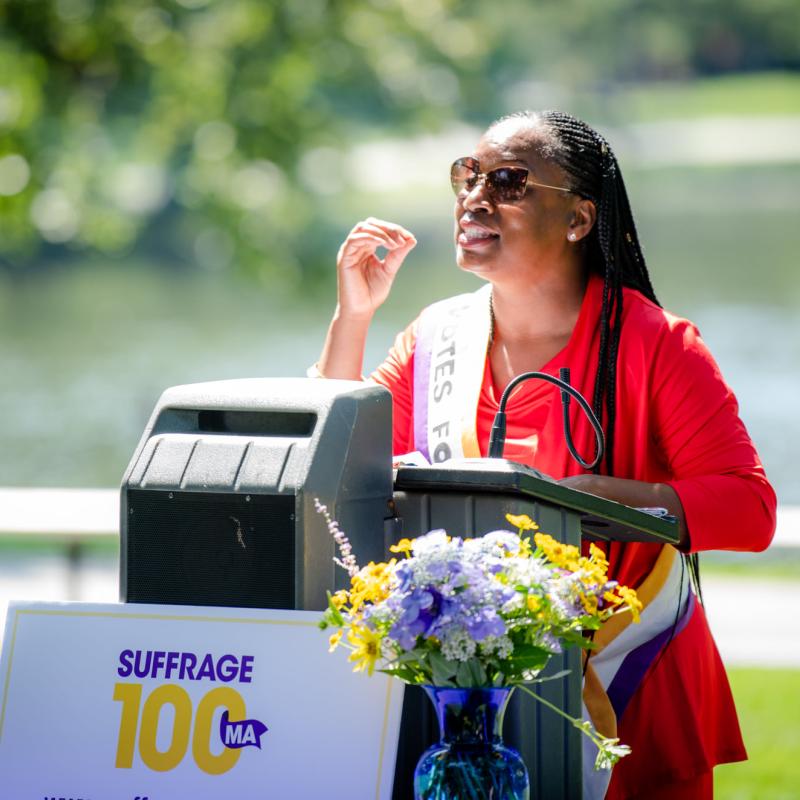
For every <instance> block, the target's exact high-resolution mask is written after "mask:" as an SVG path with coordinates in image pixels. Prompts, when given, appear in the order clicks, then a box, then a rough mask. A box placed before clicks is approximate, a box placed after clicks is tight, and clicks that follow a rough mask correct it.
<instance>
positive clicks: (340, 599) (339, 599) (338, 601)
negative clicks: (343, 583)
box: [331, 589, 348, 611]
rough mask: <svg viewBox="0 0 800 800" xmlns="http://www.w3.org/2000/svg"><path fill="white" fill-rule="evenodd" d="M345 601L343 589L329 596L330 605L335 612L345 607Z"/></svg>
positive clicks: (346, 598)
mask: <svg viewBox="0 0 800 800" xmlns="http://www.w3.org/2000/svg"><path fill="white" fill-rule="evenodd" d="M347 600H348V596H347V592H346V591H345V590H344V589H339V591H338V592H334V594H332V595H331V603H332V604H333V607H334V608H335V609H336V610H337V611H341V610H342V608H343V607H344V606H346V605H347Z"/></svg>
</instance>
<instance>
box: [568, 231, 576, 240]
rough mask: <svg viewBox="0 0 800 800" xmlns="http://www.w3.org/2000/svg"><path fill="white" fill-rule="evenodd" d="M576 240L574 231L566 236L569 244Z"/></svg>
mask: <svg viewBox="0 0 800 800" xmlns="http://www.w3.org/2000/svg"><path fill="white" fill-rule="evenodd" d="M577 238H578V234H577V233H575V231H570V232H569V233H568V234H567V239H569V240H570V241H571V242H574V241H575V240H576V239H577Z"/></svg>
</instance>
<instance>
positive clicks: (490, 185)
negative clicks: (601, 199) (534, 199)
mask: <svg viewBox="0 0 800 800" xmlns="http://www.w3.org/2000/svg"><path fill="white" fill-rule="evenodd" d="M481 179H483V181H484V184H485V186H486V191H487V192H488V194H489V197H490V198H491V200H492V202H494V203H518V202H519V201H520V200H522V198H523V197H525V190H526V189H527V188H528V186H539V187H540V188H542V189H555V190H556V191H559V192H567V193H569V194H572V189H566V188H565V187H563V186H550V185H549V184H547V183H538V182H537V181H534V180H531V178H530V171H529V170H528V169H527V168H526V167H498V168H497V169H490V170H489V171H488V172H481V168H480V164H479V163H478V160H477V159H476V158H470V157H469V156H468V157H466V158H457V159H456V160H455V161H454V162H453V166H451V167H450V184H451V185H452V187H453V191H454V192H455V194H456V196H457V197H458V196H460V195H461V193H462V192H464V191H466V192H471V191H472V190H473V189H474V188H475V186H476V185H477V184H478V181H480V180H481Z"/></svg>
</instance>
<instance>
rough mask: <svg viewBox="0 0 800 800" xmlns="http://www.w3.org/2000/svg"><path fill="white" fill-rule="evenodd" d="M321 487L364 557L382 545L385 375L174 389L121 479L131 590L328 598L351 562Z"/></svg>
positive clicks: (312, 600) (141, 597)
mask: <svg viewBox="0 0 800 800" xmlns="http://www.w3.org/2000/svg"><path fill="white" fill-rule="evenodd" d="M317 499H318V500H319V501H320V502H322V503H323V504H325V505H326V506H327V507H328V509H329V512H330V514H331V515H332V516H333V517H334V518H335V519H336V520H337V521H338V522H339V524H340V525H341V527H342V528H343V529H344V530H345V531H347V533H348V535H349V537H350V539H351V542H352V543H353V547H354V550H355V553H356V554H357V556H358V558H359V559H360V560H361V562H362V563H367V562H368V561H369V560H376V561H378V560H381V559H382V557H383V555H384V538H383V531H384V518H386V517H388V516H390V510H389V504H390V501H391V499H392V465H391V398H390V395H389V393H388V392H387V391H386V390H385V389H383V388H381V387H377V386H368V385H365V384H362V383H354V382H350V381H327V380H321V379H302V380H301V379H260V380H241V381H220V382H215V383H205V384H194V385H190V386H178V387H173V388H172V389H168V390H167V391H166V392H165V393H164V394H163V395H162V397H161V399H160V400H159V402H158V404H157V406H156V409H155V411H154V412H153V415H152V416H151V419H150V422H149V423H148V426H147V428H146V430H145V432H144V434H143V436H142V439H141V441H140V443H139V446H138V448H137V450H136V452H135V453H134V456H133V458H132V459H131V463H130V465H129V467H128V470H127V472H126V474H125V477H124V479H123V483H122V493H121V517H122V519H121V528H120V531H121V554H120V597H121V599H122V600H123V601H124V602H129V603H176V604H189V605H211V606H239V607H249V608H286V609H292V608H312V609H321V608H324V607H325V605H326V604H327V591H329V590H330V591H333V590H335V589H336V588H340V587H342V586H344V585H345V583H346V581H347V576H346V574H345V573H344V571H343V570H341V569H340V568H338V567H336V566H335V565H334V563H333V557H334V555H335V554H336V553H335V545H334V542H333V539H332V537H331V535H330V532H329V531H328V530H327V527H326V523H325V520H324V518H323V517H322V516H320V514H319V513H317V511H316V510H315V501H316V500H317Z"/></svg>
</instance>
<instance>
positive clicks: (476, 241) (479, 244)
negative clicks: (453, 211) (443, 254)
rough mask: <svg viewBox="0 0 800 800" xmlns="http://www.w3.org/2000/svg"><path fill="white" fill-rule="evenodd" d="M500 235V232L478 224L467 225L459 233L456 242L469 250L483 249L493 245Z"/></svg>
mask: <svg viewBox="0 0 800 800" xmlns="http://www.w3.org/2000/svg"><path fill="white" fill-rule="evenodd" d="M499 238H500V237H499V236H498V234H496V233H494V232H493V231H490V230H489V229H488V228H483V227H481V226H478V225H465V226H463V227H462V228H461V230H460V231H459V233H458V238H457V239H456V242H457V243H458V245H459V246H460V247H462V248H465V249H467V250H482V249H484V248H486V247H491V246H492V244H494V242H496V241H497V240H498V239H499Z"/></svg>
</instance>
